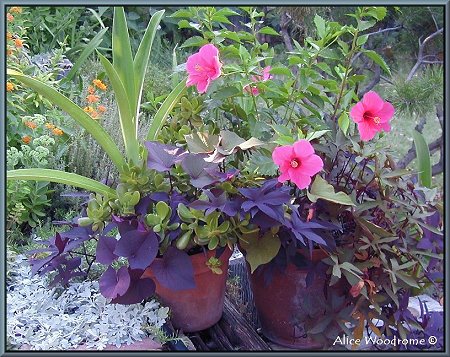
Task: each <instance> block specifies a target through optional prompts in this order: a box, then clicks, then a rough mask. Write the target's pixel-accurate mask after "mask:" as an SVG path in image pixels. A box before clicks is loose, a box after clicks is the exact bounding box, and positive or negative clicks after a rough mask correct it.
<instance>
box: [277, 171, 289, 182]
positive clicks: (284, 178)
mask: <svg viewBox="0 0 450 357" xmlns="http://www.w3.org/2000/svg"><path fill="white" fill-rule="evenodd" d="M289 179H290V176H289V171H285V172H283V173H282V174H281V175H280V176H278V182H285V181H287V180H289Z"/></svg>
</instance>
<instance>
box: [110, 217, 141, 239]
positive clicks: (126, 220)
mask: <svg viewBox="0 0 450 357" xmlns="http://www.w3.org/2000/svg"><path fill="white" fill-rule="evenodd" d="M112 219H113V221H114V222H115V223H116V224H117V229H118V230H119V233H120V235H121V236H123V235H124V234H126V233H127V232H130V231H134V230H136V229H137V228H138V225H139V224H138V223H139V222H138V220H137V219H136V217H121V216H115V215H112Z"/></svg>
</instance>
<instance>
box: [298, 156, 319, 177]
mask: <svg viewBox="0 0 450 357" xmlns="http://www.w3.org/2000/svg"><path fill="white" fill-rule="evenodd" d="M322 168H323V161H322V159H321V158H320V156H318V155H315V154H314V155H310V156H308V157H306V158H304V159H302V162H301V164H300V167H299V170H300V171H301V173H302V174H305V175H309V176H313V175H315V174H317V173H318V172H319V171H320V170H322Z"/></svg>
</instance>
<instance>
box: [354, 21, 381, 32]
mask: <svg viewBox="0 0 450 357" xmlns="http://www.w3.org/2000/svg"><path fill="white" fill-rule="evenodd" d="M376 23H377V22H376V21H375V20H369V21H363V20H358V30H359V31H364V30H367V29H370V28H371V27H373V26H374V25H375V24H376Z"/></svg>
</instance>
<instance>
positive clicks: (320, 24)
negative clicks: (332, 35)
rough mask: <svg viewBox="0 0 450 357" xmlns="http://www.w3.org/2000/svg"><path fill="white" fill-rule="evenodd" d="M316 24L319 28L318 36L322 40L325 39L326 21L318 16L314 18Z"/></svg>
mask: <svg viewBox="0 0 450 357" xmlns="http://www.w3.org/2000/svg"><path fill="white" fill-rule="evenodd" d="M314 24H315V25H316V28H317V34H318V35H319V37H320V38H323V37H324V36H325V20H324V19H323V18H322V17H320V16H319V15H317V14H316V16H314Z"/></svg>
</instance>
